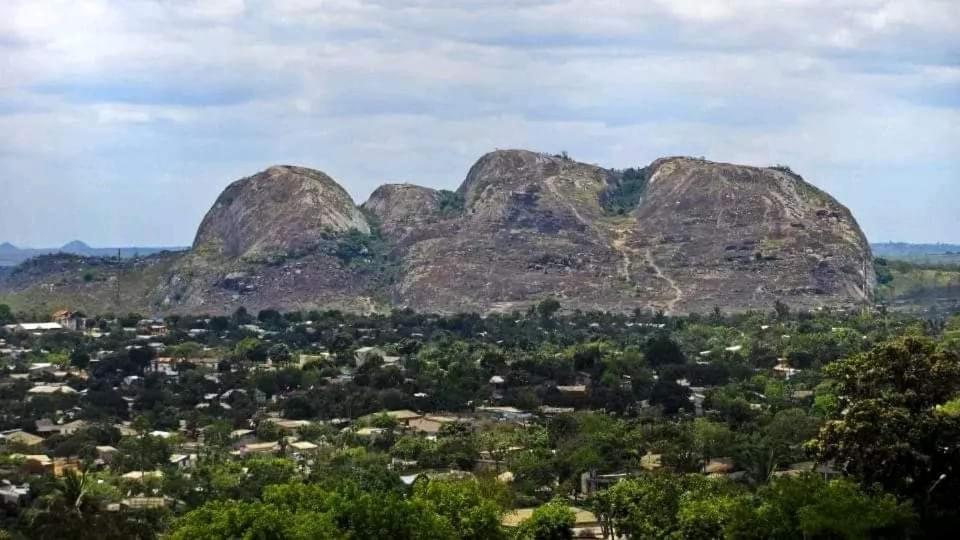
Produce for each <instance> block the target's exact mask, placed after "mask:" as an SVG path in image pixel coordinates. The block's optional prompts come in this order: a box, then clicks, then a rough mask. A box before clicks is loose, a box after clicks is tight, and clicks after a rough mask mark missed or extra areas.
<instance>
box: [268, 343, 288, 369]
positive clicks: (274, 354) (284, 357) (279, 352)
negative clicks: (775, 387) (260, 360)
mask: <svg viewBox="0 0 960 540" xmlns="http://www.w3.org/2000/svg"><path fill="white" fill-rule="evenodd" d="M267 354H268V356H269V357H270V360H272V361H273V362H274V363H278V364H285V363H287V362H289V361H290V360H291V359H292V358H293V355H292V354H290V348H289V347H287V346H286V345H284V344H283V343H277V344H276V345H274V346H272V347H270V350H269V351H268V353H267Z"/></svg>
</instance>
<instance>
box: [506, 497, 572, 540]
mask: <svg viewBox="0 0 960 540" xmlns="http://www.w3.org/2000/svg"><path fill="white" fill-rule="evenodd" d="M575 523H576V517H575V516H574V513H573V511H572V510H570V507H568V506H567V505H566V504H565V503H564V502H563V501H559V500H557V501H553V502H549V503H547V504H545V505H543V506H541V507H539V508H537V509H536V510H534V511H533V515H532V516H530V519H528V520H526V521H524V522H523V523H521V524H520V529H519V530H518V531H517V538H522V539H524V540H570V539H572V538H573V526H574V524H575Z"/></svg>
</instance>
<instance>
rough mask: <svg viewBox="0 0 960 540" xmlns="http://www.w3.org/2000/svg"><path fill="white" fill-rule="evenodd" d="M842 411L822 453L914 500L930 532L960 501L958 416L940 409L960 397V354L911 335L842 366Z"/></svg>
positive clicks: (835, 374)
mask: <svg viewBox="0 0 960 540" xmlns="http://www.w3.org/2000/svg"><path fill="white" fill-rule="evenodd" d="M825 371H826V373H827V374H828V375H829V376H830V377H831V378H833V379H834V380H835V381H836V384H837V395H838V400H839V404H838V406H837V412H835V413H834V415H833V416H832V417H831V419H830V421H829V422H827V424H826V425H825V426H824V427H823V428H822V429H821V430H820V434H819V436H818V438H817V441H816V445H815V447H816V451H817V453H818V455H819V458H820V459H821V460H828V459H832V460H835V461H836V463H837V464H838V465H839V466H840V467H842V468H843V469H844V470H846V471H847V472H848V473H850V474H852V475H853V476H854V477H856V478H858V479H859V480H861V481H862V482H863V483H864V485H872V484H874V483H877V484H879V485H881V486H883V487H884V488H885V489H886V490H889V491H891V492H893V493H896V494H899V495H901V496H903V497H909V498H911V499H913V501H914V502H915V504H916V505H917V507H918V508H920V509H921V511H922V513H923V517H924V520H923V521H924V524H925V526H926V527H927V530H928V532H929V531H930V530H931V529H930V528H931V527H947V525H945V524H942V523H941V524H939V525H936V524H935V523H936V522H938V521H939V519H941V518H945V517H946V515H945V514H944V512H949V517H950V519H951V520H954V521H956V520H958V516H957V515H956V513H955V512H953V511H952V510H950V509H953V508H955V501H956V500H958V498H960V465H958V464H960V417H957V416H954V415H950V414H945V413H944V411H943V409H942V406H943V405H945V404H947V403H948V402H949V401H950V400H952V399H954V398H955V396H957V395H958V394H960V357H958V356H957V354H956V353H952V352H948V351H944V350H942V349H940V348H938V347H937V346H936V344H935V343H934V342H933V341H932V340H930V339H928V338H924V337H915V336H907V337H902V338H899V339H896V340H894V341H891V342H888V343H884V344H881V345H878V346H877V347H875V348H874V349H873V350H871V351H869V352H867V353H863V354H858V355H856V356H854V357H852V358H849V359H847V360H843V361H840V362H836V363H834V364H832V365H830V366H828V367H827V368H826V369H825Z"/></svg>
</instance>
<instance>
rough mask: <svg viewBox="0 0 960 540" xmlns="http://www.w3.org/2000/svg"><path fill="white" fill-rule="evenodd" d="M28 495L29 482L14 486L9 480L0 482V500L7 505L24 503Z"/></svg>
mask: <svg viewBox="0 0 960 540" xmlns="http://www.w3.org/2000/svg"><path fill="white" fill-rule="evenodd" d="M29 496H30V484H24V485H22V486H15V485H13V484H11V483H10V481H9V480H3V481H2V482H0V501H3V502H4V503H5V504H9V505H20V504H22V503H26V502H27V500H28V499H29Z"/></svg>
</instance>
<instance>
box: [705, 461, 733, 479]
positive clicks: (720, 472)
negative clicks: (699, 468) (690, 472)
mask: <svg viewBox="0 0 960 540" xmlns="http://www.w3.org/2000/svg"><path fill="white" fill-rule="evenodd" d="M735 469H736V467H735V466H734V463H733V460H732V459H731V458H722V457H721V458H713V459H711V460H710V461H708V462H707V463H706V465H704V466H703V472H704V474H706V475H708V476H725V475H727V474H730V473H732V472H733V471H734V470H735Z"/></svg>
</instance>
